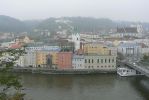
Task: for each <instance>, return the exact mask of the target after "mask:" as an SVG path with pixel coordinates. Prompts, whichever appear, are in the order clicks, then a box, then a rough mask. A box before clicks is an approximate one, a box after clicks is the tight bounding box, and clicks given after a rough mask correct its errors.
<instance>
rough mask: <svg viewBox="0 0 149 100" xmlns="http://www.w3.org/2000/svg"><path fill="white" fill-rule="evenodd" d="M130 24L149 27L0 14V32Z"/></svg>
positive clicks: (101, 28)
mask: <svg viewBox="0 0 149 100" xmlns="http://www.w3.org/2000/svg"><path fill="white" fill-rule="evenodd" d="M131 24H142V26H143V28H144V29H146V28H148V27H149V23H145V22H142V23H141V22H130V21H114V20H111V19H108V18H92V17H60V18H54V17H51V18H47V19H44V20H19V19H16V18H13V17H9V16H5V15H0V32H15V33H17V32H18V33H19V32H32V31H33V30H47V31H49V32H51V33H55V32H57V31H62V30H68V31H69V30H70V31H71V30H73V31H74V32H103V33H108V32H109V31H110V30H111V29H115V28H116V27H125V26H129V25H131Z"/></svg>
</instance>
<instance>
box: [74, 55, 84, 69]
mask: <svg viewBox="0 0 149 100" xmlns="http://www.w3.org/2000/svg"><path fill="white" fill-rule="evenodd" d="M72 67H73V69H85V66H84V55H73V57H72Z"/></svg>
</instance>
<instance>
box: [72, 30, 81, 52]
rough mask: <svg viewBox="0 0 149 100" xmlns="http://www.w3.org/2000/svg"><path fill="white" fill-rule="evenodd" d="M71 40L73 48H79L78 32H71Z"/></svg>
mask: <svg viewBox="0 0 149 100" xmlns="http://www.w3.org/2000/svg"><path fill="white" fill-rule="evenodd" d="M72 42H74V45H75V50H78V49H80V34H79V33H72Z"/></svg>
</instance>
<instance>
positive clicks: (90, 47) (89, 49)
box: [83, 43, 111, 55]
mask: <svg viewBox="0 0 149 100" xmlns="http://www.w3.org/2000/svg"><path fill="white" fill-rule="evenodd" d="M83 50H84V54H98V55H109V54H110V52H111V51H110V50H109V49H108V48H107V47H106V46H104V45H102V44H98V43H87V44H84V46H83Z"/></svg>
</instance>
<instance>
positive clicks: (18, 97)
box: [0, 50, 25, 100]
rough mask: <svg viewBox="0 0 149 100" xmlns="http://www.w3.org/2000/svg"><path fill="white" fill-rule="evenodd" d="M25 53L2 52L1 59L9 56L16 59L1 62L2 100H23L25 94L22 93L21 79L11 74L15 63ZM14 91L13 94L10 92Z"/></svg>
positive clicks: (0, 91)
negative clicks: (5, 55)
mask: <svg viewBox="0 0 149 100" xmlns="http://www.w3.org/2000/svg"><path fill="white" fill-rule="evenodd" d="M23 53H24V50H6V51H0V58H2V57H4V56H3V55H4V54H7V55H9V56H11V57H14V58H6V59H1V60H0V67H1V68H0V100H23V97H24V95H25V94H23V93H21V91H22V84H21V82H20V77H19V76H17V75H16V74H14V73H12V72H11V69H12V68H13V66H14V64H15V61H16V60H17V59H18V58H19V56H21V55H22V54H23ZM11 90H13V91H14V92H13V93H10V91H11Z"/></svg>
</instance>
